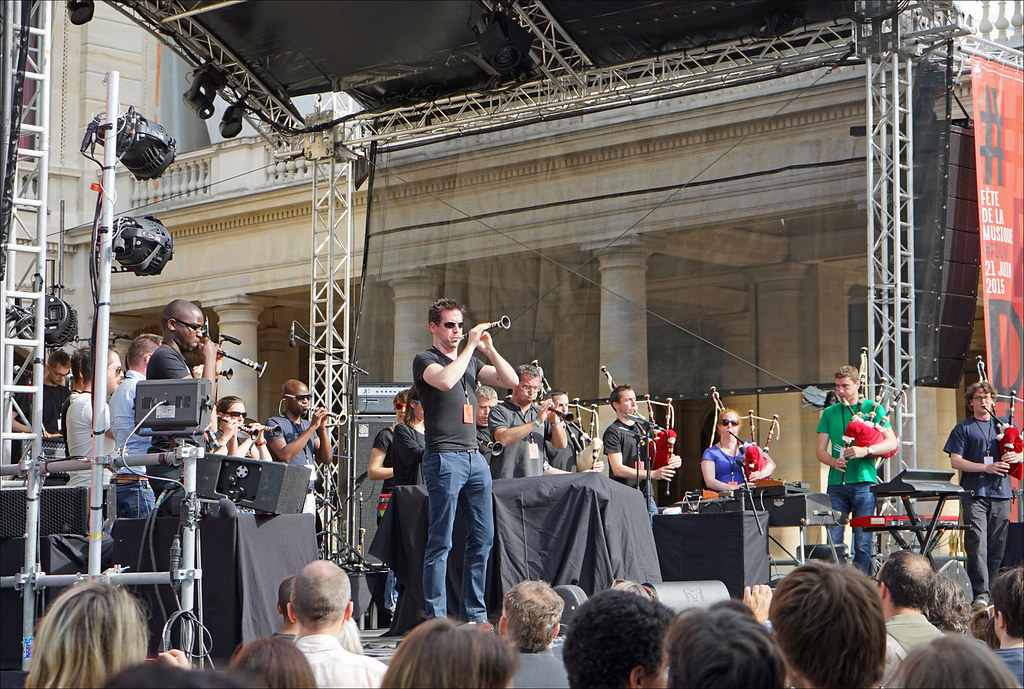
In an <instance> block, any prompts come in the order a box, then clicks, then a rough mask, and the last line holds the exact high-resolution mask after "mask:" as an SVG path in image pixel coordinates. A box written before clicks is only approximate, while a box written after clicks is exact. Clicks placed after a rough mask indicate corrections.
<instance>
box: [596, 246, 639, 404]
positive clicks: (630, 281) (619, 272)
mask: <svg viewBox="0 0 1024 689" xmlns="http://www.w3.org/2000/svg"><path fill="white" fill-rule="evenodd" d="M649 255H650V252H649V251H646V250H644V249H641V248H640V247H638V246H635V245H627V246H621V247H619V246H613V247H611V248H609V249H607V250H606V251H605V252H604V253H603V254H601V257H600V262H601V263H600V270H601V287H602V288H603V289H602V290H601V361H600V364H601V365H604V366H607V367H608V370H609V371H610V372H611V374H612V376H613V377H614V378H615V382H616V383H618V384H620V385H632V386H633V389H634V390H635V391H636V392H637V393H638V395H643V394H644V392H646V391H647V387H648V383H647V282H646V277H647V257H648V256H649Z"/></svg>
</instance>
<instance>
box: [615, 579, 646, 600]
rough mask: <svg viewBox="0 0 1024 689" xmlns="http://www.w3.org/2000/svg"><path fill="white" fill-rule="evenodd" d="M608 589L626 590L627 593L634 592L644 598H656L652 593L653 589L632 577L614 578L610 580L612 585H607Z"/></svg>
mask: <svg viewBox="0 0 1024 689" xmlns="http://www.w3.org/2000/svg"><path fill="white" fill-rule="evenodd" d="M608 590H609V591H626V592H627V593H635V594H636V595H638V596H643V597H644V598H650V599H651V600H657V597H656V596H655V595H654V591H653V590H652V589H651V588H650V587H648V586H644V585H643V584H641V583H640V582H639V581H633V580H632V579H616V580H615V581H613V582H612V585H611V586H609V587H608Z"/></svg>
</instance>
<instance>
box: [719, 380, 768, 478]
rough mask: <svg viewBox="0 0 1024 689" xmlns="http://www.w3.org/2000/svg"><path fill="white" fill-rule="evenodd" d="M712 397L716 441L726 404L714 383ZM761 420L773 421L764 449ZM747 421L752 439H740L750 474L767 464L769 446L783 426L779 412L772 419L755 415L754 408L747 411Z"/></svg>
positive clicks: (747, 470)
mask: <svg viewBox="0 0 1024 689" xmlns="http://www.w3.org/2000/svg"><path fill="white" fill-rule="evenodd" d="M711 399H712V400H713V401H714V403H715V415H714V420H713V421H712V428H711V440H712V441H714V439H715V429H716V428H717V427H718V415H719V414H721V413H722V412H723V411H724V410H725V405H724V404H723V403H722V398H721V396H720V395H719V394H718V390H717V389H716V388H715V386H713V385H712V386H711ZM759 420H760V421H770V422H771V425H769V426H768V437H767V438H766V439H765V443H764V448H763V449H762V448H761V447H759V446H758V444H757V421H759ZM747 423H748V424H749V425H750V440H749V441H747V442H744V441H742V440H740V447H741V448H742V450H743V463H744V464H745V466H746V475H747V476H749V475H750V474H752V473H754V472H755V471H762V470H763V469H764V468H765V466H767V464H768V460H767V459H766V457H765V455H767V454H768V448H769V446H771V444H772V439H773V438H775V437H777V436H781V434H782V426H781V424H780V423H779V415H778V414H773V415H772V418H771V419H766V418H764V417H762V416H755V415H754V410H753V409H750V410H748V411H747ZM737 440H739V438H737Z"/></svg>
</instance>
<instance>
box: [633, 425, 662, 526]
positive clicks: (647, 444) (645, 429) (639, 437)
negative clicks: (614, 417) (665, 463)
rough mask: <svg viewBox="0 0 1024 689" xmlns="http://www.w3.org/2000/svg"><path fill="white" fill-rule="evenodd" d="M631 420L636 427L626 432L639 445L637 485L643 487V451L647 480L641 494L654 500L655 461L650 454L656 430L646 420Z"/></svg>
mask: <svg viewBox="0 0 1024 689" xmlns="http://www.w3.org/2000/svg"><path fill="white" fill-rule="evenodd" d="M631 420H632V421H634V422H635V423H634V424H633V426H634V427H629V426H627V427H626V428H625V430H626V432H627V433H629V434H630V435H632V436H633V438H634V439H635V440H636V443H637V457H636V461H637V465H636V484H637V487H638V488H639V487H640V485H641V483H640V459H641V450H642V451H643V453H644V458H643V459H644V467H645V470H644V473H645V474H646V479H645V480H644V483H643V484H642V485H643V486H644V487H643V488H642V489H641V491H640V492H641V493H643V494H644V497H646V498H647V499H648V500H654V492H653V490H652V484H651V464H652V463H653V460H652V458H651V454H650V452H651V442H652V441H653V438H651V433H652V432H653V430H654V424H652V423H651V422H649V421H647V420H646V419H638V418H635V417H634V418H632V419H631ZM638 429H639V430H638ZM655 504H657V503H655ZM649 508H650V505H648V509H649Z"/></svg>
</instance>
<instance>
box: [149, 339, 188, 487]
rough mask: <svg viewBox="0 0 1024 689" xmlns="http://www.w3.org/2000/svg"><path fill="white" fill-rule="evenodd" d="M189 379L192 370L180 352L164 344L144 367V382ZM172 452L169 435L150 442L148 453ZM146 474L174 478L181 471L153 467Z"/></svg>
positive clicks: (173, 468) (171, 468)
mask: <svg viewBox="0 0 1024 689" xmlns="http://www.w3.org/2000/svg"><path fill="white" fill-rule="evenodd" d="M191 377H192V369H191V367H189V365H188V363H187V362H186V361H185V358H184V357H183V356H182V355H181V352H179V351H178V350H176V349H173V348H171V347H169V346H167V345H165V344H164V345H160V346H159V347H157V348H156V350H155V351H154V352H153V356H151V357H150V358H149V363H148V364H147V365H146V380H180V379H182V378H191ZM172 450H174V439H173V438H171V436H169V435H154V436H153V438H152V440H151V441H150V446H149V451H150V452H171V451H172ZM147 473H149V474H150V475H156V476H159V477H165V476H166V477H174V478H176V477H178V476H180V475H181V469H180V468H179V467H165V466H153V467H149V468H148V469H147Z"/></svg>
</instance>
